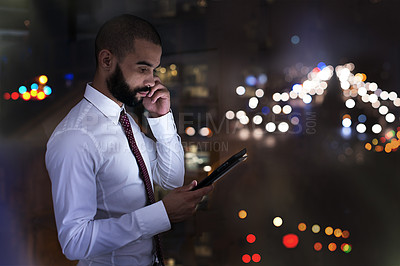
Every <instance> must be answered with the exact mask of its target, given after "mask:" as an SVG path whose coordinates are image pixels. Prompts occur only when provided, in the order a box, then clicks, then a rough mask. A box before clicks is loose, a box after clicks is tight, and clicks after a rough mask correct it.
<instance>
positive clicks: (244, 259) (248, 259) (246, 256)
mask: <svg viewBox="0 0 400 266" xmlns="http://www.w3.org/2000/svg"><path fill="white" fill-rule="evenodd" d="M242 261H243V262H244V263H249V262H250V261H251V257H250V255H249V254H244V255H243V256H242Z"/></svg>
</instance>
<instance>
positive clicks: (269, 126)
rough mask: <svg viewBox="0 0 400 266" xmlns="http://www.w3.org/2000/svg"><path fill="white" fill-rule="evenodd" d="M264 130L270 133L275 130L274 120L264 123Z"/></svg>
mask: <svg viewBox="0 0 400 266" xmlns="http://www.w3.org/2000/svg"><path fill="white" fill-rule="evenodd" d="M265 130H267V131H268V132H270V133H272V132H274V131H275V130H276V125H275V123H274V122H269V123H267V124H266V125H265Z"/></svg>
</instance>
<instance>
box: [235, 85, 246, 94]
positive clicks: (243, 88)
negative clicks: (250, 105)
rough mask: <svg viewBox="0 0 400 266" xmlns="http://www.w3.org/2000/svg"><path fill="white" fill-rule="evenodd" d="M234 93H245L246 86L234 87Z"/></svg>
mask: <svg viewBox="0 0 400 266" xmlns="http://www.w3.org/2000/svg"><path fill="white" fill-rule="evenodd" d="M236 93H237V95H243V94H245V93H246V88H245V87H243V86H239V87H237V88H236Z"/></svg>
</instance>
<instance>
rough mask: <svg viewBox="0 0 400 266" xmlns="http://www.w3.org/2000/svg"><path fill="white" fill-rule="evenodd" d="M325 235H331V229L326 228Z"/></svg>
mask: <svg viewBox="0 0 400 266" xmlns="http://www.w3.org/2000/svg"><path fill="white" fill-rule="evenodd" d="M325 234H327V235H328V236H330V235H332V234H333V228H332V227H330V226H328V227H327V228H325Z"/></svg>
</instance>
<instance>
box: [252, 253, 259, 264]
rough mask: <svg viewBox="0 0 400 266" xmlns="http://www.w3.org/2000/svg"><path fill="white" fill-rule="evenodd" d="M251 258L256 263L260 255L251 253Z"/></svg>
mask: <svg viewBox="0 0 400 266" xmlns="http://www.w3.org/2000/svg"><path fill="white" fill-rule="evenodd" d="M251 259H252V260H253V261H254V262H255V263H258V262H260V261H261V255H260V254H258V253H255V254H253V256H251Z"/></svg>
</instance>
